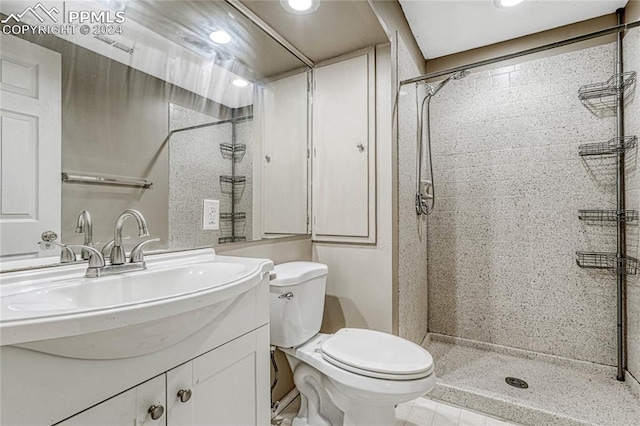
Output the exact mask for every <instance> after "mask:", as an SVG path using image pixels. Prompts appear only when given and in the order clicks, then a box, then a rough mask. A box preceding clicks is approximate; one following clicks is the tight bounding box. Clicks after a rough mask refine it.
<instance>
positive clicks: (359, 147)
mask: <svg viewBox="0 0 640 426" xmlns="http://www.w3.org/2000/svg"><path fill="white" fill-rule="evenodd" d="M356 148H358V151H360V152H364V145H362V144H361V143H359V144H358V145H356Z"/></svg>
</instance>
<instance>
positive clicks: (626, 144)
mask: <svg viewBox="0 0 640 426" xmlns="http://www.w3.org/2000/svg"><path fill="white" fill-rule="evenodd" d="M637 142H638V137H637V136H626V137H623V138H620V137H619V138H613V139H610V140H609V141H607V142H598V143H587V144H583V145H580V146H579V147H578V153H579V154H580V155H581V156H582V157H585V156H588V155H614V154H623V153H625V152H627V151H629V150H630V149H632V148H634V147H635V146H636V144H637Z"/></svg>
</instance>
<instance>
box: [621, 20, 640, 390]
mask: <svg viewBox="0 0 640 426" xmlns="http://www.w3.org/2000/svg"><path fill="white" fill-rule="evenodd" d="M623 55H624V64H625V71H635V72H637V73H640V29H638V28H636V29H633V30H631V31H629V32H628V33H627V34H626V35H625V37H624V44H623ZM624 124H625V135H627V136H632V135H635V136H638V137H640V99H639V98H638V93H637V89H636V93H635V96H634V97H633V98H631V100H630V102H628V103H627V104H626V107H625V122H624ZM626 165H627V168H626V174H625V184H626V187H625V190H626V196H627V206H626V207H627V208H628V209H635V210H638V209H640V173H639V171H638V168H639V167H640V164H638V156H637V150H636V151H632V152H631V154H630V155H628V156H627V158H626ZM639 246H640V232H639V229H638V223H633V224H632V225H631V224H630V225H629V226H627V254H628V255H629V256H633V257H635V258H640V250H638V247H639ZM627 338H628V341H627V352H628V360H627V368H628V370H629V372H630V373H631V374H633V376H634V377H635V378H636V379H639V380H640V275H635V276H628V277H627Z"/></svg>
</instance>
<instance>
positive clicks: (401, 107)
mask: <svg viewBox="0 0 640 426" xmlns="http://www.w3.org/2000/svg"><path fill="white" fill-rule="evenodd" d="M396 40H397V43H398V45H397V49H396V52H397V66H398V78H399V79H400V80H403V79H407V78H411V77H415V76H417V75H419V72H418V68H417V67H416V65H415V64H414V62H413V60H412V58H411V55H410V54H409V50H408V49H407V48H406V46H405V44H404V42H403V41H402V38H401V37H400V36H398V37H397V38H396ZM420 91H421V97H422V96H424V90H423V88H421V89H420ZM398 117H399V118H398V226H399V228H398V243H399V247H398V250H399V253H398V254H399V256H398V257H399V262H398V263H399V265H398V292H399V294H398V312H399V317H398V328H399V334H400V336H402V337H404V338H406V339H409V340H411V341H413V342H416V343H421V342H422V339H423V338H424V337H425V335H426V333H427V319H428V309H429V306H428V297H427V296H428V294H427V240H426V238H427V223H426V222H427V221H426V219H425V218H424V216H423V217H422V218H418V216H416V210H415V207H414V197H415V195H414V194H415V185H416V166H415V164H416V163H415V161H416V160H415V158H416V92H415V87H414V86H405V87H403V89H402V90H401V91H400V96H399V97H398Z"/></svg>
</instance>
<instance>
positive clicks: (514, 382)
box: [504, 377, 529, 389]
mask: <svg viewBox="0 0 640 426" xmlns="http://www.w3.org/2000/svg"><path fill="white" fill-rule="evenodd" d="M504 380H505V382H507V384H508V385H509V386H513V387H514V388H520V389H527V388H528V387H529V384H528V383H527V382H525V381H524V380H522V379H516V378H515V377H507V378H506V379H504Z"/></svg>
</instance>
